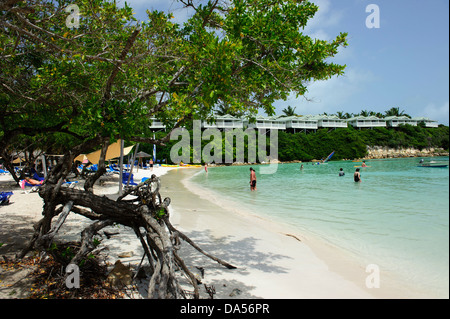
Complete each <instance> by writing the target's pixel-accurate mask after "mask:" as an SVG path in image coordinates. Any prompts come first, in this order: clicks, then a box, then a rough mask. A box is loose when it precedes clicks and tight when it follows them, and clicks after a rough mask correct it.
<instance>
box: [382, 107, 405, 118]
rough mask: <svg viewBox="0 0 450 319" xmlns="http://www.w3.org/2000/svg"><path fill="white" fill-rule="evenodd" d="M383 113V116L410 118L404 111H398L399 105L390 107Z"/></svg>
mask: <svg viewBox="0 0 450 319" xmlns="http://www.w3.org/2000/svg"><path fill="white" fill-rule="evenodd" d="M384 113H385V116H407V117H409V118H411V116H409V115H408V114H406V113H405V111H400V108H399V107H391V108H390V109H389V110H387V111H386V112H384Z"/></svg>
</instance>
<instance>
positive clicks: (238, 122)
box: [202, 114, 244, 129]
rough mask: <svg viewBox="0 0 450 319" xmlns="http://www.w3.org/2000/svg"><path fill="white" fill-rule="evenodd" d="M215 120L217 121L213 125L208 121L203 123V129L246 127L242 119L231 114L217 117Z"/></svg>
mask: <svg viewBox="0 0 450 319" xmlns="http://www.w3.org/2000/svg"><path fill="white" fill-rule="evenodd" d="M214 120H215V121H214V122H211V123H208V121H202V128H205V129H207V128H217V129H226V128H229V129H235V128H243V127H244V121H243V120H242V119H240V118H236V117H234V116H232V115H229V114H226V115H222V116H215V117H214Z"/></svg>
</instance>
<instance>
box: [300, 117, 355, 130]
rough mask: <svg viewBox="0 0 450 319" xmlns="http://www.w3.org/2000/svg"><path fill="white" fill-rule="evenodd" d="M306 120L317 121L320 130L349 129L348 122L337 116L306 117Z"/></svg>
mask: <svg viewBox="0 0 450 319" xmlns="http://www.w3.org/2000/svg"><path fill="white" fill-rule="evenodd" d="M305 118H308V119H309V120H313V121H314V120H315V121H317V126H318V128H339V127H344V128H345V127H347V122H346V121H345V120H344V119H340V118H339V117H337V116H336V115H306V116H305Z"/></svg>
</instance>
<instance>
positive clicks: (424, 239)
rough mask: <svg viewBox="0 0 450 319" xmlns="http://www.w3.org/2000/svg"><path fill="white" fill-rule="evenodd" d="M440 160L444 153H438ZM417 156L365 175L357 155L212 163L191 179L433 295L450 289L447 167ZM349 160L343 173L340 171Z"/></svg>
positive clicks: (373, 167)
mask: <svg viewBox="0 0 450 319" xmlns="http://www.w3.org/2000/svg"><path fill="white" fill-rule="evenodd" d="M434 160H446V161H448V157H444V158H434ZM418 162H419V158H406V159H385V160H370V161H366V163H367V165H369V167H367V168H362V169H361V179H362V182H361V183H355V182H354V181H353V173H354V171H355V169H356V168H355V166H357V165H361V163H356V162H351V161H338V162H329V163H328V164H326V165H312V164H311V163H304V164H303V165H304V167H303V170H300V164H280V165H278V169H277V172H276V173H275V174H272V175H261V174H259V169H258V167H259V166H254V168H255V170H256V174H257V179H258V182H257V191H256V192H250V188H249V166H232V167H216V168H209V170H208V174H205V173H204V171H203V170H202V171H201V172H199V173H198V174H196V175H195V176H194V177H193V178H192V179H191V181H192V182H194V183H196V184H198V185H199V186H201V187H205V188H208V189H209V190H211V191H214V192H217V193H218V194H220V196H223V197H226V198H227V199H233V200H234V201H235V203H236V204H237V205H239V206H240V207H242V208H243V209H246V210H247V209H248V210H250V211H252V212H253V213H257V214H260V215H262V216H263V217H265V218H269V219H271V220H273V221H275V222H277V221H280V222H283V223H287V224H289V226H291V227H294V228H295V229H297V230H298V231H299V232H300V233H303V234H307V235H310V236H315V237H317V238H320V239H321V240H325V241H327V242H328V243H330V244H332V245H335V246H337V247H339V248H341V249H343V250H345V251H346V252H348V253H350V254H351V255H353V256H355V258H357V259H358V261H359V262H360V263H361V264H362V265H368V264H376V265H378V266H379V267H380V269H383V270H386V271H388V272H389V273H391V274H394V276H395V277H396V278H397V279H398V280H400V282H404V283H408V284H409V285H412V286H414V287H415V288H417V289H419V290H420V291H422V292H425V293H427V294H429V296H430V297H439V298H448V296H449V169H448V168H423V167H418ZM340 168H343V169H344V172H345V173H346V174H345V176H343V177H339V176H338V172H339V169H340Z"/></svg>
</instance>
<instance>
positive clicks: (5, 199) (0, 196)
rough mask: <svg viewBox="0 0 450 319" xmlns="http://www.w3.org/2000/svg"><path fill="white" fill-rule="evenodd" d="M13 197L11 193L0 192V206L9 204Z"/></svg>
mask: <svg viewBox="0 0 450 319" xmlns="http://www.w3.org/2000/svg"><path fill="white" fill-rule="evenodd" d="M12 195H13V192H1V193H0V205H7V204H9V199H10V197H11V196H12Z"/></svg>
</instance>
